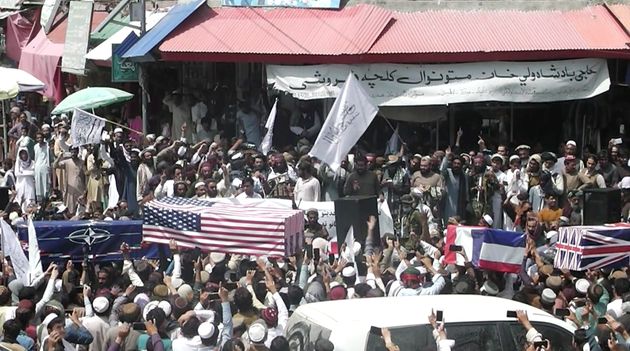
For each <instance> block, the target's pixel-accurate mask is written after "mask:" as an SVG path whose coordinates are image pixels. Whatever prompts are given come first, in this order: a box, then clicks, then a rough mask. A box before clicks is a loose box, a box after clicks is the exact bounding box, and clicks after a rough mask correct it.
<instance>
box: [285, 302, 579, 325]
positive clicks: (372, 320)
mask: <svg viewBox="0 0 630 351" xmlns="http://www.w3.org/2000/svg"><path fill="white" fill-rule="evenodd" d="M431 310H435V311H438V310H440V311H443V318H444V322H445V323H447V324H448V323H459V322H462V323H464V322H480V321H516V318H507V316H506V312H507V311H515V310H525V311H527V315H528V318H529V320H530V321H532V322H543V321H544V322H548V323H551V324H555V325H557V326H560V327H562V328H563V329H566V330H569V331H571V332H573V328H572V327H571V326H570V325H569V324H568V323H566V322H564V321H561V320H559V319H557V318H555V317H554V316H552V315H551V314H549V313H547V312H545V311H542V310H540V309H537V308H535V307H532V306H529V305H526V304H523V303H520V302H517V301H513V300H509V299H504V298H498V297H490V296H481V295H424V296H408V297H407V296H405V297H379V298H365V299H350V300H338V301H326V302H317V303H311V304H306V305H302V306H300V307H299V308H298V309H297V310H296V311H295V313H294V314H298V315H300V316H301V317H302V318H305V319H308V320H310V321H312V322H315V323H317V324H320V325H329V326H332V325H340V324H346V323H352V324H353V325H357V324H365V325H367V326H372V325H373V326H377V327H396V326H405V325H418V324H427V323H428V316H429V314H431Z"/></svg>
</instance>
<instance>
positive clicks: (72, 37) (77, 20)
mask: <svg viewBox="0 0 630 351" xmlns="http://www.w3.org/2000/svg"><path fill="white" fill-rule="evenodd" d="M93 7H94V3H93V2H91V1H70V10H69V11H68V29H67V30H66V43H65V45H64V47H63V57H62V58H61V71H62V72H68V73H72V74H77V75H85V54H87V49H88V40H89V39H90V28H91V27H92V8H93Z"/></svg>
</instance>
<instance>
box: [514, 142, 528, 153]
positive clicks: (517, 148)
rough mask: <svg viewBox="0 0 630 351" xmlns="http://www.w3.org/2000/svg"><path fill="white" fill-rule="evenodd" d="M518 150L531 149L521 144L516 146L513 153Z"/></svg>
mask: <svg viewBox="0 0 630 351" xmlns="http://www.w3.org/2000/svg"><path fill="white" fill-rule="evenodd" d="M520 149H526V150H529V149H531V147H530V146H529V145H525V144H522V145H519V146H517V147H516V149H514V151H518V150H520Z"/></svg>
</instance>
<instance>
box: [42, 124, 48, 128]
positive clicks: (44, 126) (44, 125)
mask: <svg viewBox="0 0 630 351" xmlns="http://www.w3.org/2000/svg"><path fill="white" fill-rule="evenodd" d="M42 129H50V124H48V123H45V124H42Z"/></svg>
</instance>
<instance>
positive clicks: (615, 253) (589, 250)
mask: <svg viewBox="0 0 630 351" xmlns="http://www.w3.org/2000/svg"><path fill="white" fill-rule="evenodd" d="M629 258H630V225H629V224H626V223H618V224H611V225H602V226H576V227H563V228H560V231H559V233H558V242H557V243H556V256H555V259H554V266H555V267H556V268H560V269H571V270H575V271H585V270H588V269H598V268H603V267H619V266H624V265H627V264H628V262H629Z"/></svg>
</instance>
